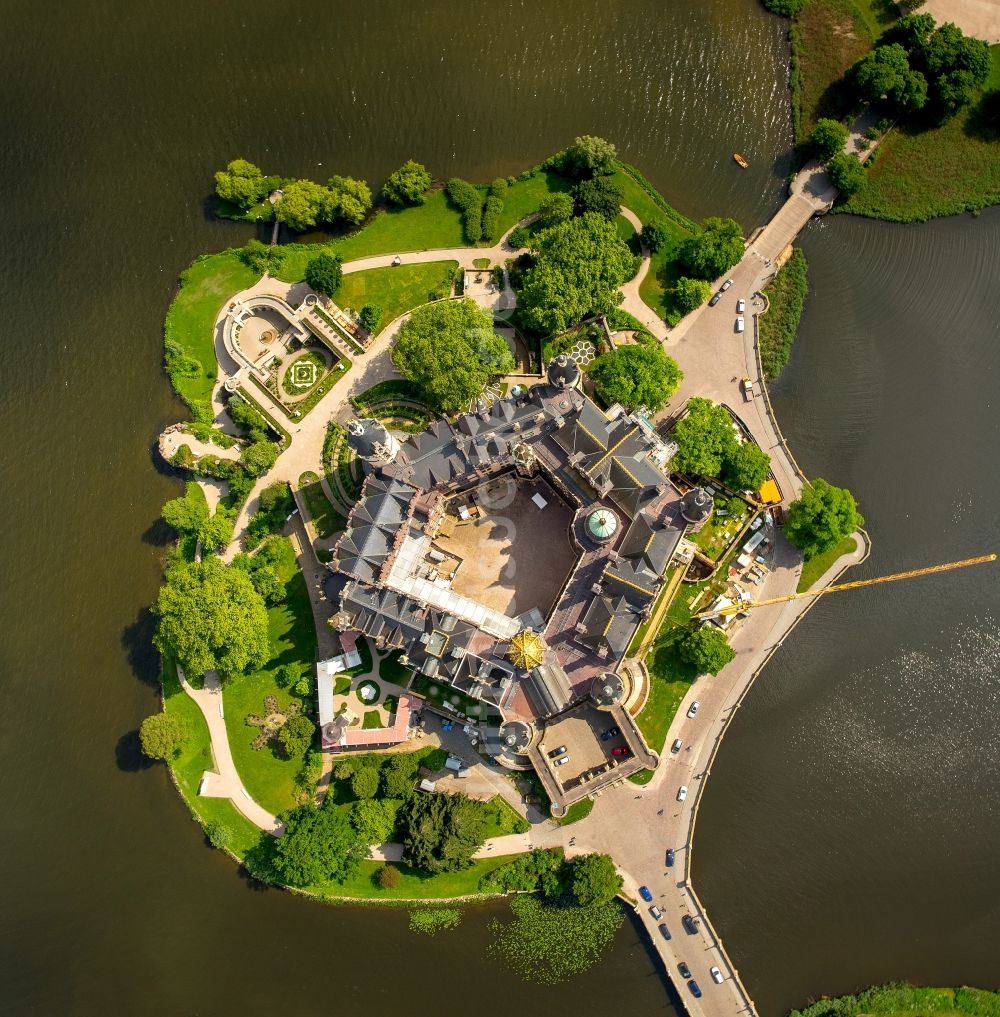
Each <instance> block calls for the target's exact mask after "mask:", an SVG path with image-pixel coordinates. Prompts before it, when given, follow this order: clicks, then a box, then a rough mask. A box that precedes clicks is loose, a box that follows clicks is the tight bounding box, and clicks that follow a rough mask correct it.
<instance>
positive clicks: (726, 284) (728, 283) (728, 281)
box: [722, 279, 733, 293]
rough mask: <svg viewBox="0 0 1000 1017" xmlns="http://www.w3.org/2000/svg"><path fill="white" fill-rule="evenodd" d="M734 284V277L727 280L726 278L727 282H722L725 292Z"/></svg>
mask: <svg viewBox="0 0 1000 1017" xmlns="http://www.w3.org/2000/svg"><path fill="white" fill-rule="evenodd" d="M732 285H733V280H732V279H727V280H726V281H725V282H724V283H723V284H722V292H723V293H725V292H726V290H728V289H729V287H730V286H732Z"/></svg>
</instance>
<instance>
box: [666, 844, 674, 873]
mask: <svg viewBox="0 0 1000 1017" xmlns="http://www.w3.org/2000/svg"><path fill="white" fill-rule="evenodd" d="M673 864H674V849H673V848H667V868H668V869H669V868H670V867H671V866H672V865H673Z"/></svg>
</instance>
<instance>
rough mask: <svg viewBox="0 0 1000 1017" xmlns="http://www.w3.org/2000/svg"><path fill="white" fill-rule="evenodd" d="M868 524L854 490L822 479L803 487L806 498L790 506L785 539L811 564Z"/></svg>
mask: <svg viewBox="0 0 1000 1017" xmlns="http://www.w3.org/2000/svg"><path fill="white" fill-rule="evenodd" d="M864 523H865V520H864V517H863V516H862V515H861V514H860V513H859V512H858V506H857V503H856V502H855V501H854V496H853V495H852V494H851V492H850V491H848V490H847V489H846V488H843V487H834V486H833V484H828V483H827V482H826V481H825V480H822V479H819V480H816V481H813V483H812V485H811V486H809V487H805V488H803V489H802V496H801V497H800V498H798V499H797V500H796V501H793V502H792V504H791V505H790V506H789V508H788V515H787V517H786V519H785V536H786V537H787V538H788V539H789V540H790V541H791V542H792V543H793V544H794V545H795V546H796V547H797V548H799V550H800V551H802V553H803V555H804V556H805V558H806V560H807V561H808V559H810V558H815V557H816V555H818V554H823V552H824V551H829V550H830V549H831V548H833V547H836V546H837V544H839V543H840V541H841V540H843V539H844V537H846V536H848V534H851V533H853V532H854V531H855V530H856V529H857V528H858V527H859V526H864Z"/></svg>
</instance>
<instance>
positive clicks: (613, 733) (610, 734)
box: [601, 727, 621, 742]
mask: <svg viewBox="0 0 1000 1017" xmlns="http://www.w3.org/2000/svg"><path fill="white" fill-rule="evenodd" d="M620 734H621V731H619V730H618V728H616V727H609V728H608V729H607V731H605V732H604V734H602V735H601V741H602V742H606V741H608V740H609V739H611V738H617V737H618V736H619V735H620Z"/></svg>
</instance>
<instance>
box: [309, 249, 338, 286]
mask: <svg viewBox="0 0 1000 1017" xmlns="http://www.w3.org/2000/svg"><path fill="white" fill-rule="evenodd" d="M305 278H306V283H307V284H308V285H309V286H310V288H311V289H314V290H315V291H316V292H317V293H323V294H325V295H326V296H328V297H332V296H333V295H334V293H336V292H337V290H339V289H340V284H341V282H342V281H343V278H344V269H343V262H342V261H341V260H340V255H339V254H329V253H327V252H326V251H324V252H323V253H322V254H317V255H316V257H315V258H310V259H309V262H308V264H307V265H306V276H305Z"/></svg>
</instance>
